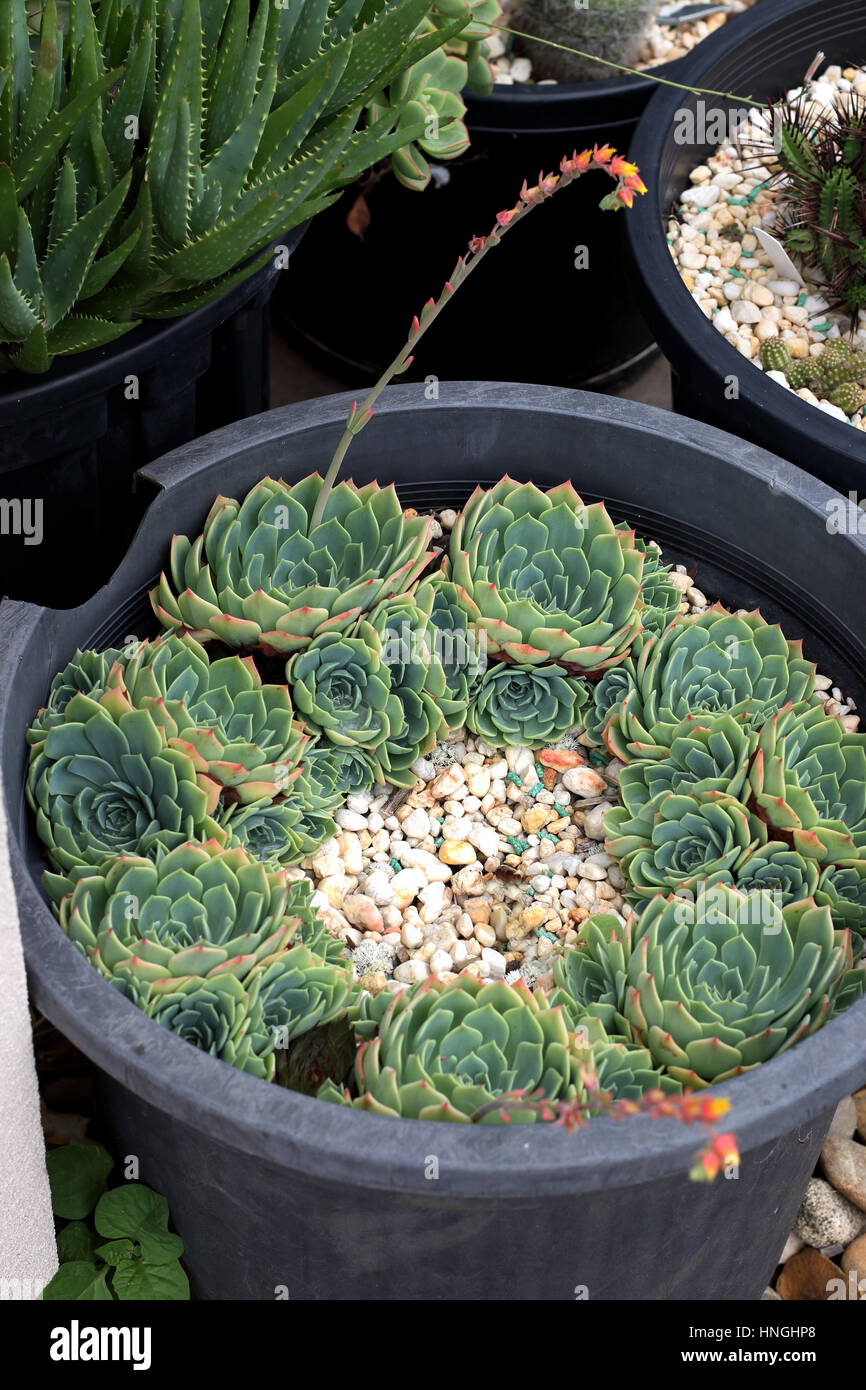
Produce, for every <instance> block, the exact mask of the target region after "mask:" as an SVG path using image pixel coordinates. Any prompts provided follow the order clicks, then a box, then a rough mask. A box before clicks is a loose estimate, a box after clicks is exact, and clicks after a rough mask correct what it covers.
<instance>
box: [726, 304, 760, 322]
mask: <svg viewBox="0 0 866 1390" xmlns="http://www.w3.org/2000/svg"><path fill="white" fill-rule="evenodd" d="M731 313H732V314H733V316H734V320H735V321H736V322H737V323H757V322H758V321H759V319H760V317H761V311H760V309H759V308H758V306H757V304H753V303H752V301H751V300H750V299H740V300H738V301H737V302H736V304H735V305H734V307H733V309H732V310H731Z"/></svg>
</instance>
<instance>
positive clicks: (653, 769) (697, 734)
mask: <svg viewBox="0 0 866 1390" xmlns="http://www.w3.org/2000/svg"><path fill="white" fill-rule="evenodd" d="M617 669H618V668H617ZM610 674H611V675H612V674H613V672H611V673H610ZM756 745H757V735H756V734H754V733H751V732H750V731H749V730H748V729H747V728H746V727H745V725H744V724H743V723H742V721H741V720H738V719H736V718H734V716H733V715H730V714H723V715H719V716H718V717H717V718H715V719H699V718H697V717H695V716H693V715H689V716H688V718H686V719H684V720H683V722H682V724H680V725H679V726H678V728H677V729H676V730H675V732H674V734H673V736H672V738H671V746H670V751H669V753H668V756H667V757H666V758H664V759H662V760H660V761H659V760H655V759H649V758H646V759H638V760H637V761H635V762H632V763H629V764H628V766H627V767H625V768H623V770H622V772H621V773H620V776H619V789H620V797H621V800H622V803H623V807H624V808H625V810H626V811H627V812H628V816H627V817H626V816H622V815H620V816H619V817H616V818H613V817H612V820H613V819H616V820H617V821H618V822H621V823H622V824H623V825H627V824H628V823H629V822H630V821H632V820H640V821H642V822H643V823H644V824H645V825H646V828H647V834H649V833H650V832H651V831H652V827H653V824H654V822H655V815H656V812H657V811H658V809H659V807H660V806H661V805H662V804H663V803H664V801H665V800H666V799H667V798H668V797H670V796H674V795H685V796H699V795H702V794H704V793H709V792H713V793H716V794H720V795H725V796H731V797H734V798H735V799H737V800H743V799H744V791H745V789H746V788H747V786H748V775H749V763H750V760H751V757H752V754H753V753H754V751H755V747H756ZM620 809H621V808H620Z"/></svg>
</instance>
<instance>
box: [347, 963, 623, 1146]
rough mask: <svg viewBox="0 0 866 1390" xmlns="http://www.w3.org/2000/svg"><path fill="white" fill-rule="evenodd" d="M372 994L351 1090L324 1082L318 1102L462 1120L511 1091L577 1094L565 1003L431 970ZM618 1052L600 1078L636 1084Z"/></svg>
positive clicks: (588, 1057) (574, 1044) (579, 1049)
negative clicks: (397, 990) (391, 990)
mask: <svg viewBox="0 0 866 1390" xmlns="http://www.w3.org/2000/svg"><path fill="white" fill-rule="evenodd" d="M378 998H379V999H381V1000H382V1002H381V1003H379V1002H378V1000H377V1001H374V1002H373V1006H372V1009H368V1010H367V1014H368V1016H369V1018H370V1019H371V1020H375V1026H376V1032H375V1036H373V1037H372V1038H367V1039H366V1040H365V1041H363V1042H362V1043H361V1045H360V1047H359V1049H358V1055H357V1057H356V1060H355V1083H356V1086H357V1090H358V1095H357V1097H356V1098H355V1099H354V1100H350V1098H349V1097H348V1094H347V1093H346V1092H344V1091H341V1090H340V1089H339V1087H337V1086H335V1085H334V1084H333V1083H326V1084H325V1085H324V1086H323V1087H322V1088H321V1090H320V1091H319V1096H320V1097H321V1098H322V1099H324V1100H331V1101H336V1102H339V1103H343V1104H353V1105H354V1106H356V1107H357V1108H359V1109H362V1110H370V1111H373V1112H374V1113H376V1114H379V1115H392V1116H404V1117H408V1118H410V1119H420V1120H451V1121H457V1122H462V1123H469V1122H470V1121H471V1120H472V1119H473V1117H474V1116H475V1115H476V1113H477V1112H478V1111H479V1110H481V1109H482V1107H485V1106H488V1105H490V1104H491V1102H495V1101H496V1099H497V1098H499V1097H500V1096H503V1095H505V1094H507V1093H510V1092H514V1091H524V1092H526V1093H528V1094H535V1093H538V1094H539V1095H543V1096H544V1097H545V1098H546V1099H547V1100H549V1101H555V1100H560V1099H561V1100H574V1099H575V1098H578V1097H580V1098H581V1099H584V1098H585V1091H584V1088H583V1078H584V1076H585V1075H586V1071H585V1069H586V1068H588V1067H590V1066H591V1065H592V1046H591V1044H589V1041H588V1039H587V1038H586V1037H585V1038H584V1039H583V1040H582V1041H581V1039H580V1035H579V1033H576V1032H575V1030H574V1028H573V1020H572V1018H571V1015H570V1014H569V1013H568V1011H567V1010H565V1009H563V1008H561V1007H554V1008H551V1007H550V1006H549V1005H548V1003H547V1000H546V999H545V997H544V995H543V994H540V993H536V994H532V993H530V991H529V990H528V989H527V988H526V986H525V985H524V984H523V983H522V982H518V983H516V984H513V985H508V984H506V983H505V982H504V981H496V982H494V983H490V984H484V983H483V982H482V981H480V980H478V979H476V978H475V977H474V976H472V975H466V974H464V975H460V976H458V978H457V979H456V980H452V981H449V982H447V983H443V982H442V981H441V980H439V979H438V978H435V977H432V978H430V979H428V980H425V981H422V982H421V984H420V985H417V986H415V987H414V988H413V989H411V990H407V991H404V992H403V993H401V994H395V995H390V996H389V995H384V996H379V997H378ZM594 1036H595V1037H599V1036H600V1035H599V1034H598V1032H597V1030H596V1031H595V1032H594ZM618 1055H620V1061H619V1063H617V1058H616V1057H615V1056H614V1055H613V1053H612V1054H611V1057H610V1059H609V1061H608V1066H607V1068H606V1077H607V1079H608V1080H609V1081H610V1082H612V1083H613V1082H614V1080H615V1077H616V1075H617V1073H618V1074H619V1075H620V1079H621V1081H622V1085H623V1088H624V1089H625V1088H626V1087H627V1086H628V1087H633V1086H635V1084H636V1077H639V1076H640V1075H641V1067H640V1065H639V1064H640V1063H641V1062H642V1061H643V1058H639V1059H635V1064H633V1065H632V1066H631V1067H630V1066H629V1065H628V1063H627V1062H626V1063H623V1062H622V1060H621V1054H618ZM510 1113H511V1118H512V1119H513V1120H515V1121H517V1122H527V1123H532V1122H534V1121H535V1120H536V1119H537V1118H538V1114H537V1112H536V1111H533V1110H529V1109H527V1110H516V1111H511V1112H510ZM479 1121H480V1123H486V1124H497V1123H501V1122H502V1115H501V1113H500V1112H499V1111H498V1110H497V1109H495V1108H493V1109H491V1110H490V1111H488V1112H487V1113H485V1114H483V1115H482V1116H480V1117H479Z"/></svg>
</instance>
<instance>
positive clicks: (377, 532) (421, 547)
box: [151, 474, 431, 656]
mask: <svg viewBox="0 0 866 1390" xmlns="http://www.w3.org/2000/svg"><path fill="white" fill-rule="evenodd" d="M321 489H322V479H321V478H320V477H319V475H318V474H313V475H312V476H311V477H308V478H305V479H304V480H303V481H302V482H299V483H295V484H294V485H292V486H289V485H288V484H286V483H284V482H282V481H277V480H275V479H273V478H263V479H262V481H261V482H259V483H257V484H256V486H255V487H253V488H251V490H250V491H249V492H248V493H247V495H246V497H245V498H244V499H243V501H242V502H238V501H236V500H235V499H234V498H232V497H218V498H217V499H216V501H215V502H214V504H213V506H212V508H211V510H210V513H209V514H208V517H207V520H206V521H205V524H204V531H203V533H202V535H201V536H199V538H198V539H197V540H196V541H194V542H191V541H190V540H189V539H188V537H186V536H175V537H174V539H173V541H172V546H171V559H170V567H169V573H168V574H167V575H166V574H163V575H162V576H161V578H160V582H159V584H158V585H157V587H156V588H155V589H154V590H153V592H152V594H151V602H152V604H153V609H154V612H155V613H156V616H157V617H158V619H159V621H160V623H162V625H163V626H164V627H167V628H172V629H178V628H181V627H186V628H188V629H189V630H190V631H191V633H192V635H193V637H195V638H197V639H198V640H200V641H205V640H207V639H209V638H212V637H214V638H218V639H219V640H220V641H222V642H226V643H227V644H228V645H229V646H230V647H261V648H263V649H264V650H265V651H270V652H277V653H280V654H284V655H286V656H289V655H291V654H292V653H293V652H295V651H298V650H300V649H301V648H303V647H306V646H307V645H308V644H309V643H310V642H311V641H312V640H313V639H314V638H315V637H317V636H319V635H321V634H324V633H344V632H347V631H348V629H349V628H350V627H351V626H352V625H353V624H354V623H355V622H356V621H357V619H358V618H359V616H360V615H361V614H363V613H366V612H368V611H369V610H370V609H371V608H372V607H373V606H374V605H375V604H377V603H380V602H381V601H382V600H383V599H386V598H390V597H392V596H393V595H395V594H402V593H405V592H407V591H408V590H409V589H410V588H411V585H412V584H413V583H414V581H415V580H416V579H417V578H418V576H419V575H420V573H421V571H422V570H423V569H424V566H425V565H426V564H427V562H428V560H429V559H430V558H431V553H430V552H428V550H427V544H428V541H429V538H430V529H431V519H430V518H429V517H407V516H404V514H403V511H402V508H401V506H400V502H399V499H398V497H397V494H396V492H395V490H394V488H393V487H387V488H380V487H379V485H378V484H377V483H368V484H367V485H366V486H365V487H360V488H358V487H355V485H354V484H353V483H350V482H342V483H338V484H337V486H336V487H335V488H334V489H333V490H332V492H331V493H330V495H329V497H328V499H327V502H326V503H325V509H324V515H323V518H322V521H321V523H320V524H319V525H318V526H316V527H313V526H312V517H313V511H314V508H315V505H316V501H317V499H318V497H319V493H320V492H321Z"/></svg>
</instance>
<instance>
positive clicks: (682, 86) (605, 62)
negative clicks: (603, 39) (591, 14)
mask: <svg viewBox="0 0 866 1390" xmlns="http://www.w3.org/2000/svg"><path fill="white" fill-rule="evenodd" d="M489 27H490V28H491V29H498V30H499V32H500V33H501V34H513V35H514V36H515V38H518V39H529V40H530V42H531V43H543V44H544V45H545V46H546V47H547V48H558V49H559V50H560V51H561V52H562V53H573V54H574V55H575V57H577V58H587V59H589V61H590V62H591V63H598V64H600V65H601V66H602V67H606V68H615V69H616V71H617V72H627V73H629V74H630V75H631V76H632V77H647V78H649V80H650V82H658V83H660V84H661V86H663V87H676V88H677V89H678V91H681V92H691V94H692V96H705V97H723V98H724V99H725V100H726V101H740V102H746V103H748V105H750V106H758V107H760V106H767V105H768V103H767V102H766V101H756V100H755V98H754V97H738V96H737V95H736V93H734V92H716V91H714V90H713V89H712V87H690V86H689V85H688V83H686V82H672V81H671V79H670V78H669V77H657V76H656V74H655V73H654V72H653V70H652V68H629V67H626V65H625V63H614V62H612V61H611V59H610V58H599V57H597V56H596V54H595V53H584V52H583V51H582V50H581V49H579V48H572V47H571V45H570V44H567V43H557V42H556V40H555V39H542V38H540V37H539V35H538V34H525V33H524V32H523V30H522V29H512V28H511V26H510V25H508V24H493V23H491V24H490V26H489ZM823 57H824V55H823V53H821V54H819V58H823ZM806 80H807V81H808V78H807V79H806Z"/></svg>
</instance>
